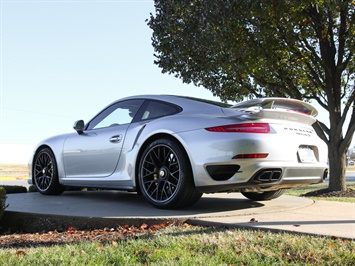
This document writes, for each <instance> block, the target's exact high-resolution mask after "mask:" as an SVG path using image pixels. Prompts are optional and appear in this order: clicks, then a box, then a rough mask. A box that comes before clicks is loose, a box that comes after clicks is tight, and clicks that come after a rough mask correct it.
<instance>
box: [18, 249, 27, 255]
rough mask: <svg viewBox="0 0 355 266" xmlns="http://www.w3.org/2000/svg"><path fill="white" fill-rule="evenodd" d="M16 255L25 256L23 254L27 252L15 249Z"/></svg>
mask: <svg viewBox="0 0 355 266" xmlns="http://www.w3.org/2000/svg"><path fill="white" fill-rule="evenodd" d="M16 255H17V256H25V255H27V253H26V252H25V251H23V250H17V251H16Z"/></svg>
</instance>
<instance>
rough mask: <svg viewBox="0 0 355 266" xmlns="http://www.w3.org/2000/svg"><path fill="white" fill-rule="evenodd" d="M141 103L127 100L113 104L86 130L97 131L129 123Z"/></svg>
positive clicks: (91, 122)
mask: <svg viewBox="0 0 355 266" xmlns="http://www.w3.org/2000/svg"><path fill="white" fill-rule="evenodd" d="M142 103H143V100H127V101H123V102H118V103H116V104H113V105H111V106H109V107H108V108H106V109H105V110H103V111H102V112H101V113H100V114H98V115H97V116H96V117H95V118H94V119H92V120H91V121H90V123H89V125H88V127H87V129H88V130H90V129H98V128H104V127H111V126H116V125H123V124H128V123H131V121H132V120H133V118H134V116H135V115H136V113H137V111H138V109H139V108H140V107H141V105H142Z"/></svg>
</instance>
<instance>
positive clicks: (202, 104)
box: [116, 94, 231, 112]
mask: <svg viewBox="0 0 355 266" xmlns="http://www.w3.org/2000/svg"><path fill="white" fill-rule="evenodd" d="M130 99H147V100H148V99H149V100H157V101H165V102H168V103H172V104H176V105H178V106H180V107H181V108H182V109H183V111H184V112H190V111H191V112H192V111H196V110H198V111H199V112H214V111H216V110H220V109H221V107H222V108H223V107H227V108H229V107H230V106H231V105H229V104H226V103H222V102H217V101H212V100H207V99H202V98H195V97H188V96H179V95H165V94H146V95H144V94H143V95H134V96H129V97H125V98H122V99H120V100H117V101H116V102H119V101H123V100H130Z"/></svg>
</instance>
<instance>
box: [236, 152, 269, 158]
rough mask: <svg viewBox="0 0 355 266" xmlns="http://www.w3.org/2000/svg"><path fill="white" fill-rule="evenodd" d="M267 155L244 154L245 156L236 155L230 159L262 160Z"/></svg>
mask: <svg viewBox="0 0 355 266" xmlns="http://www.w3.org/2000/svg"><path fill="white" fill-rule="evenodd" d="M268 155H269V154H268V153H246V154H237V155H235V156H233V158H232V159H264V158H266V157H267V156H268Z"/></svg>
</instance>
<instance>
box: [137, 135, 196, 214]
mask: <svg viewBox="0 0 355 266" xmlns="http://www.w3.org/2000/svg"><path fill="white" fill-rule="evenodd" d="M138 182H139V185H140V189H141V191H142V194H143V195H144V197H145V198H146V199H147V200H148V202H149V203H151V204H152V205H154V206H155V207H158V208H163V209H178V208H183V207H187V206H190V205H192V204H194V203H195V202H196V201H198V200H199V199H200V198H201V196H202V193H200V192H198V191H197V189H196V188H195V185H194V182H193V176H192V171H191V166H190V162H189V160H188V159H187V155H186V153H185V152H184V150H183V149H182V148H181V147H180V146H179V145H178V144H177V143H176V142H175V141H173V140H170V139H165V138H164V139H158V140H155V141H153V142H152V143H151V144H150V145H149V146H148V147H147V148H146V149H145V150H144V152H143V155H142V156H141V160H140V164H139V172H138Z"/></svg>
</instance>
